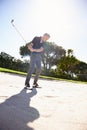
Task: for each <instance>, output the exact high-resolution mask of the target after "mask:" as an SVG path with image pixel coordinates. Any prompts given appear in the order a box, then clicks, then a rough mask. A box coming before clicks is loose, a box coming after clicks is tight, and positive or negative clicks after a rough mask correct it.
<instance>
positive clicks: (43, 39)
mask: <svg viewBox="0 0 87 130" xmlns="http://www.w3.org/2000/svg"><path fill="white" fill-rule="evenodd" d="M49 38H50V35H49V34H48V33H45V34H44V35H43V36H42V41H44V42H46V41H47V40H48V39H49Z"/></svg>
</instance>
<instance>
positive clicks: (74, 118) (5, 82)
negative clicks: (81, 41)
mask: <svg viewBox="0 0 87 130" xmlns="http://www.w3.org/2000/svg"><path fill="white" fill-rule="evenodd" d="M24 81H25V77H22V76H17V75H12V74H5V73H0V130H87V84H80V83H71V82H66V81H52V80H41V79H40V80H39V84H40V86H41V87H42V88H39V89H33V91H31V90H28V91H26V90H24V89H23V88H24ZM32 82H33V79H31V84H32Z"/></svg>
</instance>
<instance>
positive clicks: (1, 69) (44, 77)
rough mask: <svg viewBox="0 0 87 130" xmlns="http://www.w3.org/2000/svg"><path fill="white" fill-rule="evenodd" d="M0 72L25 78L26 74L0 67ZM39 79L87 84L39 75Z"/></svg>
mask: <svg viewBox="0 0 87 130" xmlns="http://www.w3.org/2000/svg"><path fill="white" fill-rule="evenodd" d="M0 72H5V73H12V74H18V75H23V76H26V74H27V73H25V72H20V71H15V70H11V69H6V68H1V67H0ZM33 76H34V75H33ZM40 78H43V79H49V80H61V81H69V82H76V83H86V84H87V82H82V81H74V80H68V79H60V78H54V77H48V76H42V75H40Z"/></svg>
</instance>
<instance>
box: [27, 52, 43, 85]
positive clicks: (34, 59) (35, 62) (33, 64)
mask: <svg viewBox="0 0 87 130" xmlns="http://www.w3.org/2000/svg"><path fill="white" fill-rule="evenodd" d="M35 68H36V73H35V77H34V83H37V81H38V78H39V75H40V72H41V56H40V54H31V57H30V67H29V70H28V73H27V76H26V81H25V84H29V81H30V79H31V76H32V73H33V71H34V69H35Z"/></svg>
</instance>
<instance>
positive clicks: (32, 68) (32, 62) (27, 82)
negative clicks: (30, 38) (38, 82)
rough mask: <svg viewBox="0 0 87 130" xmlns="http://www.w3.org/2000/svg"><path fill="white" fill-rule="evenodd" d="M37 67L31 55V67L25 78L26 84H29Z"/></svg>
mask: <svg viewBox="0 0 87 130" xmlns="http://www.w3.org/2000/svg"><path fill="white" fill-rule="evenodd" d="M34 68H35V60H34V59H33V58H32V57H31V59H30V67H29V70H28V73H27V76H26V80H25V84H29V81H30V78H31V76H32V73H33V71H34Z"/></svg>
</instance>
